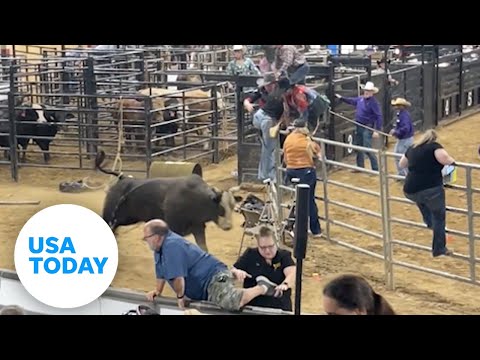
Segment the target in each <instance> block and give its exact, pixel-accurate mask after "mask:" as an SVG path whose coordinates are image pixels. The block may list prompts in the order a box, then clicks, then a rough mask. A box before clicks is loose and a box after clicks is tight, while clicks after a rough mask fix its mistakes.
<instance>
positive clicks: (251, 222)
mask: <svg viewBox="0 0 480 360" xmlns="http://www.w3.org/2000/svg"><path fill="white" fill-rule="evenodd" d="M240 213H241V214H242V215H243V217H244V218H245V222H244V224H243V234H242V240H241V242H240V249H239V250H238V256H240V255H241V254H242V248H243V241H244V239H245V235H248V236H251V237H254V236H256V235H258V233H259V231H260V227H261V221H260V218H261V216H262V213H263V211H258V210H251V209H246V208H241V209H240Z"/></svg>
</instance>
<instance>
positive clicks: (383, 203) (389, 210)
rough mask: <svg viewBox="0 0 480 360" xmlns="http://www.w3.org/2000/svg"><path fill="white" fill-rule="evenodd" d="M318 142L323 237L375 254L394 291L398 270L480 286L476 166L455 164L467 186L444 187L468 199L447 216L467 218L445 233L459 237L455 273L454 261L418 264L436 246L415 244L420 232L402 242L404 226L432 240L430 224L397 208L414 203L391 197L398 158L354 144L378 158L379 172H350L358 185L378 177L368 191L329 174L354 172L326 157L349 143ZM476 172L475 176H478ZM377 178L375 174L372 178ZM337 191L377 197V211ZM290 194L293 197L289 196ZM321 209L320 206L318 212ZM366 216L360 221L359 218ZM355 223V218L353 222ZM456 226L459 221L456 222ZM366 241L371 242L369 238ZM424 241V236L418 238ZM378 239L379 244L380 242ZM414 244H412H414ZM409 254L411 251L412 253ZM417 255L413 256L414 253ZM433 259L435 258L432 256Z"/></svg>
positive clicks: (479, 168) (451, 208)
mask: <svg viewBox="0 0 480 360" xmlns="http://www.w3.org/2000/svg"><path fill="white" fill-rule="evenodd" d="M314 141H316V142H318V143H319V144H320V146H321V149H322V158H321V159H320V168H319V169H318V170H317V172H319V173H320V174H321V176H319V177H317V178H318V179H317V181H319V182H321V183H322V185H323V186H322V191H323V194H322V195H318V194H317V196H316V198H317V201H321V202H323V209H324V214H323V216H322V214H319V218H320V219H322V220H324V221H325V227H324V232H323V234H324V236H325V237H326V239H327V240H329V241H331V242H332V243H336V244H338V245H340V246H343V247H346V248H348V249H350V250H353V251H356V252H360V253H362V254H365V255H368V256H371V257H373V258H376V259H379V260H382V261H383V263H384V268H385V273H384V275H385V282H386V284H387V287H388V288H389V289H394V287H395V285H394V284H395V281H394V280H395V277H394V274H395V272H394V270H395V267H403V268H407V269H410V270H415V271H420V272H425V273H429V274H433V275H436V276H441V277H445V278H449V279H453V280H458V281H462V282H467V283H471V284H475V285H480V281H479V280H478V279H477V270H476V265H477V264H478V263H480V258H479V256H478V255H477V254H476V250H477V248H476V241H478V240H480V235H477V234H476V232H478V231H476V230H475V229H476V227H475V225H476V224H475V218H476V217H478V215H479V211H476V210H475V201H474V197H473V194H474V191H473V179H474V178H475V177H476V178H478V176H479V174H480V166H479V165H477V164H469V163H457V166H458V171H459V172H460V171H464V179H465V180H464V181H465V186H464V187H463V188H462V189H461V190H458V189H452V188H450V187H446V191H462V192H464V193H465V195H466V206H465V208H460V207H458V206H448V205H447V213H448V214H452V215H451V216H457V217H463V218H466V220H467V221H466V223H467V225H466V228H465V229H452V228H449V227H447V228H446V233H449V234H453V235H456V236H458V238H457V239H456V246H458V247H456V248H455V253H454V254H453V255H452V256H451V258H452V259H454V261H457V262H458V264H456V266H455V267H454V268H455V269H456V270H458V271H462V273H454V272H453V271H452V269H450V266H451V263H447V264H441V263H440V264H439V263H435V262H433V261H432V260H430V261H429V260H427V259H426V258H421V259H422V263H421V264H416V263H414V262H413V261H412V260H413V259H414V258H416V260H418V259H419V258H418V256H419V254H423V253H431V252H432V247H431V246H427V245H425V244H422V243H421V241H416V240H417V239H419V237H418V233H415V234H416V236H415V237H414V238H413V239H412V238H409V239H401V237H402V236H405V235H406V234H405V231H403V230H402V231H395V232H394V231H393V228H394V227H395V226H402V228H403V229H407V230H411V229H412V228H419V229H423V230H424V231H426V232H427V233H428V235H426V236H427V237H428V238H429V239H431V231H432V230H430V229H427V226H426V225H425V224H423V223H420V222H417V221H412V220H411V219H405V218H402V217H401V216H402V215H405V214H408V213H409V212H405V209H404V208H401V210H400V209H395V206H394V204H395V203H401V204H402V205H405V204H408V205H414V203H413V202H412V201H410V200H408V199H405V198H399V197H395V196H392V195H390V193H391V191H392V187H391V183H392V181H391V180H393V179H392V175H391V174H390V173H389V170H388V163H389V160H391V159H392V158H394V157H399V154H394V153H390V152H388V151H385V150H383V149H371V148H363V147H358V146H354V149H355V150H358V151H365V152H371V153H373V154H374V155H375V156H377V158H378V160H379V170H378V171H370V170H368V171H367V170H365V169H364V170H365V171H364V174H365V175H361V174H352V176H351V177H350V179H352V180H353V181H355V180H354V179H355V178H358V177H359V176H368V177H369V178H371V180H370V183H371V184H373V182H374V181H375V179H378V184H376V185H375V187H377V188H378V191H375V190H374V189H372V187H373V186H370V188H368V189H366V188H363V187H361V186H358V184H357V185H356V186H354V185H351V184H346V183H343V182H341V181H339V180H333V179H331V177H332V176H334V175H333V174H332V173H331V172H329V171H328V169H329V166H335V167H339V168H341V169H343V170H344V171H346V170H349V169H350V170H351V169H352V168H356V167H353V166H351V165H348V164H345V163H342V162H339V161H334V160H331V159H330V158H329V157H328V154H327V153H326V152H325V149H326V147H327V146H335V147H339V148H345V147H346V146H348V144H345V143H342V142H335V141H332V140H328V139H321V138H314ZM276 152H277V153H281V149H280V148H279V146H278V142H277V149H276ZM278 159H279V156H277V164H276V166H277V169H278V171H279V172H280V173H282V172H284V171H285V168H283V167H282V164H281V163H280V162H279V161H278ZM475 172H477V173H476V174H475ZM372 175H373V176H372ZM335 187H337V188H338V187H339V188H341V189H345V190H349V191H352V192H355V193H361V194H362V195H363V196H369V197H373V198H375V199H378V203H375V202H371V201H368V204H369V206H373V207H374V208H375V209H373V210H372V209H367V208H364V207H361V206H358V205H356V204H354V201H355V200H353V199H355V197H349V196H344V198H345V199H347V200H343V201H340V200H337V199H334V198H333V194H334V193H335ZM286 190H287V191H295V190H294V189H293V188H292V187H291V186H288V185H282V184H279V186H278V191H279V192H280V194H279V198H280V199H283V197H284V195H285V194H286V193H285V191H286ZM287 196H289V195H287ZM320 208H321V207H319V209H320ZM336 208H341V209H342V212H341V213H338V212H336ZM411 210H412V213H418V214H419V211H418V209H416V208H411ZM281 211H282V213H281V214H280V216H279V218H280V219H281V220H283V219H285V212H284V210H283V209H282V210H281ZM343 211H347V212H348V213H352V214H356V215H355V216H349V215H348V216H345V213H343ZM337 214H341V215H340V216H341V218H337ZM359 215H360V216H363V217H362V219H364V220H360V218H359V217H358V216H359ZM369 217H370V218H373V219H376V220H379V223H380V225H379V226H376V225H375V224H372V223H369V224H367V221H366V220H367V219H368V218H369ZM351 218H354V219H356V221H355V222H349V221H348V219H351ZM352 221H353V220H352ZM457 222H458V221H457ZM332 226H333V227H337V228H341V229H346V230H348V231H351V232H353V233H355V234H357V235H361V236H364V238H363V240H362V241H363V242H362V243H363V244H364V245H363V246H360V245H359V244H356V242H357V238H356V237H355V236H351V237H347V236H345V235H344V237H345V238H339V237H338V235H336V234H335V235H334V232H333V230H332ZM365 237H366V238H368V239H372V240H368V241H367V240H365ZM420 239H421V238H420ZM378 240H380V241H378ZM412 240H413V241H412ZM378 245H381V249H379V248H378ZM408 251H410V253H409V252H408ZM412 251H413V252H415V255H412V254H413V253H411V252H412ZM430 259H432V257H431V256H430ZM428 262H429V263H431V264H437V265H439V266H440V268H437V269H435V268H433V267H430V266H427V265H426V263H428ZM460 264H465V265H467V267H468V271H467V272H468V275H467V274H466V272H465V271H463V270H461V266H460Z"/></svg>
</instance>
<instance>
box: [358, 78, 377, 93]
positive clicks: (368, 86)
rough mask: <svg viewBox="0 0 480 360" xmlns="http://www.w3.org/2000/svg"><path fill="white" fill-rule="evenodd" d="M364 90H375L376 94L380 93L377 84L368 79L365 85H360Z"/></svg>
mask: <svg viewBox="0 0 480 360" xmlns="http://www.w3.org/2000/svg"><path fill="white" fill-rule="evenodd" d="M360 87H361V88H362V90H363V91H373V92H374V93H375V94H376V93H378V88H377V87H375V84H374V83H373V82H371V81H367V83H366V84H365V85H360Z"/></svg>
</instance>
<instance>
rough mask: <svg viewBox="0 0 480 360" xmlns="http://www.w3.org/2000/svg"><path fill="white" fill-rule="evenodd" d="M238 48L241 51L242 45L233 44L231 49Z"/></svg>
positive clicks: (236, 49) (235, 49)
mask: <svg viewBox="0 0 480 360" xmlns="http://www.w3.org/2000/svg"><path fill="white" fill-rule="evenodd" d="M238 50H242V51H243V45H233V51H238Z"/></svg>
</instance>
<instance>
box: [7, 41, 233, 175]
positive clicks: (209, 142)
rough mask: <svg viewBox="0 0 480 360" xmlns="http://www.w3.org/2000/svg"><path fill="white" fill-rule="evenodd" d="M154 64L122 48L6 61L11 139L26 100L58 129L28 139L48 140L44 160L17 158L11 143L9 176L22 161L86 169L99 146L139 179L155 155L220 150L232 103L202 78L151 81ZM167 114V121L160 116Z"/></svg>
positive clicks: (229, 129) (205, 155)
mask: <svg viewBox="0 0 480 360" xmlns="http://www.w3.org/2000/svg"><path fill="white" fill-rule="evenodd" d="M88 54H90V53H88ZM90 55H91V54H90ZM161 61H162V60H161V59H159V60H158V63H155V62H154V60H153V59H146V58H145V53H144V50H128V51H123V52H120V51H114V52H110V53H108V54H101V55H93V56H88V57H82V56H78V57H75V58H68V57H65V56H61V57H52V58H48V57H45V58H44V59H42V61H41V62H40V63H38V64H30V63H18V62H17V63H14V64H12V65H11V67H10V76H9V77H10V79H9V82H10V88H11V89H12V90H13V91H12V92H11V93H10V103H9V106H8V107H9V110H8V112H10V115H11V116H10V128H11V129H12V131H10V136H11V140H12V141H16V142H17V143H18V140H19V139H20V138H22V136H23V135H22V134H19V133H18V131H17V130H18V125H19V122H18V121H16V120H15V116H14V114H15V113H18V111H24V110H26V109H28V108H29V107H30V106H31V105H32V104H36V105H39V106H43V107H44V109H43V110H44V111H49V112H50V113H53V114H55V115H56V121H55V124H50V125H51V126H54V127H56V128H57V130H58V134H56V136H47V137H38V136H32V139H33V140H35V139H44V140H49V141H51V146H52V147H51V149H50V154H51V158H52V162H51V163H50V164H45V163H43V162H41V161H40V160H34V161H30V160H29V161H27V162H23V161H21V160H20V159H19V157H18V153H17V150H16V146H15V145H14V146H12V147H11V148H10V149H11V150H10V153H11V154H10V155H11V156H10V159H11V161H10V163H11V168H12V176H13V177H14V178H18V168H19V167H29V166H34V167H54V168H55V167H56V168H65V169H91V168H92V161H91V160H92V159H93V157H94V156H95V154H96V153H97V150H98V148H100V147H101V148H103V149H104V150H105V152H106V153H107V156H108V157H110V158H115V157H117V158H118V156H120V153H121V159H122V164H123V165H124V168H123V170H124V171H127V172H134V173H144V174H145V175H146V176H148V175H149V171H150V165H151V163H152V162H153V161H155V160H162V161H165V160H177V161H178V160H187V161H189V160H194V159H200V158H201V159H202V161H203V160H205V161H213V162H218V161H219V159H220V158H221V156H222V153H223V152H224V150H225V149H224V147H223V145H222V142H223V141H224V140H222V139H225V138H226V135H225V134H227V133H228V134H229V138H228V140H230V141H231V140H232V139H234V138H235V137H236V130H235V127H236V124H235V123H236V121H235V119H234V118H233V117H232V114H234V111H233V110H232V106H234V105H230V106H229V105H228V97H229V95H228V94H225V93H224V92H223V91H221V89H222V87H223V84H222V83H220V82H213V81H209V82H206V83H204V84H201V86H193V85H192V86H189V88H188V89H184V90H182V91H178V92H175V91H174V90H167V88H170V87H171V86H175V85H176V83H175V82H168V81H167V82H162V83H160V82H158V80H160V79H161V77H160V76H157V72H158V69H159V68H161V66H159V65H158V64H160V62H161ZM152 80H153V81H152ZM149 89H153V90H154V92H155V91H156V92H155V93H151V91H150V90H149ZM159 91H160V92H161V94H159ZM231 96H233V94H230V97H231ZM22 101H23V103H22ZM25 101H27V102H28V103H25ZM18 103H22V104H21V105H18ZM166 103H168V104H169V105H168V106H166V105H165V104H166ZM230 103H231V102H230ZM132 104H133V106H132ZM225 104H227V105H225ZM167 113H168V114H171V115H170V116H171V118H169V119H168V120H166V121H164V116H163V115H164V114H167ZM173 114H174V115H173ZM232 125H233V126H232ZM172 128H174V129H175V131H173V132H172ZM177 128H178V131H177ZM164 129H166V130H164ZM24 135H25V134H24ZM123 135H125V136H126V138H125V139H123Z"/></svg>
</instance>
